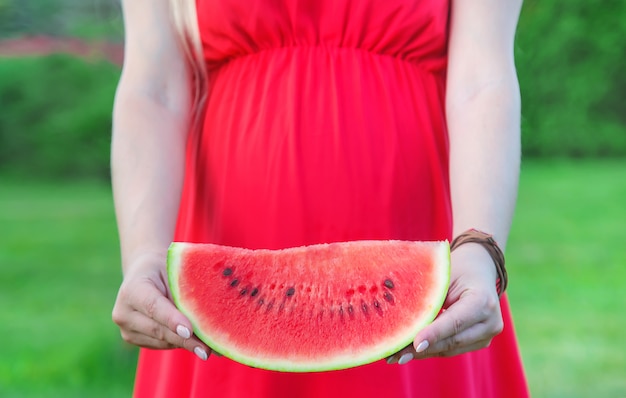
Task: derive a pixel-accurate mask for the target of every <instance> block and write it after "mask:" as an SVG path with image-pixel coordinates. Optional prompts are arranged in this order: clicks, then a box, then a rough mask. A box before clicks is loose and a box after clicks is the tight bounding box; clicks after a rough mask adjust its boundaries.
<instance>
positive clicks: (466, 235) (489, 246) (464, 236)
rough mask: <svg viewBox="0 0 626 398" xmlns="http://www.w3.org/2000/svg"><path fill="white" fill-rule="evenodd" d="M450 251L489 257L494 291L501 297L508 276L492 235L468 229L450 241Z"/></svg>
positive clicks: (502, 257) (500, 252)
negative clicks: (492, 265) (492, 272)
mask: <svg viewBox="0 0 626 398" xmlns="http://www.w3.org/2000/svg"><path fill="white" fill-rule="evenodd" d="M450 250H451V251H452V252H457V253H459V254H461V255H462V254H463V253H469V252H474V255H476V253H477V251H482V253H483V254H482V255H483V256H485V254H486V255H487V256H489V257H490V258H491V260H492V263H493V264H494V270H495V276H496V291H497V292H498V296H501V295H502V294H503V293H504V291H505V290H506V287H507V285H508V275H507V272H506V268H505V261H504V254H503V253H502V250H500V247H499V246H498V244H497V243H496V241H495V240H494V239H493V236H492V235H489V234H487V233H485V232H482V231H478V230H475V229H469V230H467V231H465V232H463V233H461V234H459V235H458V236H457V237H455V238H454V239H453V240H452V243H451V244H450Z"/></svg>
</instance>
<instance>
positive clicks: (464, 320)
mask: <svg viewBox="0 0 626 398" xmlns="http://www.w3.org/2000/svg"><path fill="white" fill-rule="evenodd" d="M451 261H452V268H451V275H450V289H449V290H448V295H447V297H446V300H445V302H444V305H443V308H444V309H443V311H442V312H441V313H440V314H439V316H438V317H437V318H436V319H435V320H434V321H433V322H432V323H431V324H430V325H428V326H427V327H425V328H424V329H423V330H421V331H420V332H419V333H418V334H417V336H416V338H415V341H414V344H413V345H411V346H408V347H406V348H405V349H403V350H401V351H400V352H398V353H396V354H394V355H392V356H391V357H389V358H388V359H387V363H389V364H393V363H399V364H405V363H407V362H409V361H411V360H412V359H424V358H430V357H449V356H453V355H458V354H463V353H466V352H469V351H475V350H479V349H481V348H485V347H488V346H489V344H490V343H491V340H492V339H493V338H494V337H495V336H496V335H498V334H499V333H500V332H501V331H502V329H503V327H504V324H503V321H502V313H501V311H500V300H499V298H498V294H497V292H496V275H497V272H496V269H495V265H494V263H493V260H492V259H491V257H490V256H489V254H488V253H487V251H486V250H485V249H484V248H483V247H481V246H480V245H478V244H465V245H462V246H459V247H458V248H457V249H456V250H455V251H454V252H453V253H452V255H451Z"/></svg>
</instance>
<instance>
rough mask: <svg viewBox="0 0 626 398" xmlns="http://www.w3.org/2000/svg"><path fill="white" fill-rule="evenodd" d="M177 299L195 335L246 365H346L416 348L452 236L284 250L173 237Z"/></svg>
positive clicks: (442, 288) (439, 289)
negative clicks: (446, 239) (411, 346)
mask: <svg viewBox="0 0 626 398" xmlns="http://www.w3.org/2000/svg"><path fill="white" fill-rule="evenodd" d="M168 275H169V283H170V289H171V292H172V297H173V300H174V302H175V303H176V305H177V307H178V308H179V310H180V311H181V312H182V313H183V314H185V315H186V316H187V317H188V318H189V320H190V321H191V322H192V324H193V327H194V332H195V334H196V335H197V336H198V338H200V339H201V340H202V341H204V342H205V343H206V344H207V345H208V346H209V347H211V348H212V349H213V350H215V351H217V352H219V353H220V354H222V355H224V356H226V357H229V358H231V359H233V360H235V361H238V362H240V363H243V364H246V365H249V366H252V367H258V368H263V369H270V370H278V371H286V372H313V371H325V370H333V369H344V368H349V367H353V366H358V365H363V364H366V363H370V362H373V361H376V360H379V359H381V358H385V357H387V356H389V355H391V354H393V353H395V352H397V351H398V350H400V349H402V348H404V347H406V346H407V345H408V344H411V342H412V341H413V339H414V338H415V335H416V334H417V332H418V331H419V330H421V329H422V328H423V327H424V326H426V325H427V324H429V323H430V322H431V321H432V320H433V319H434V318H435V316H436V315H437V313H438V312H439V310H440V309H441V306H442V305H443V301H444V299H445V296H446V293H447V289H448V284H449V278H450V249H449V245H448V242H408V241H353V242H343V243H330V244H319V245H312V246H305V247H298V248H289V249H283V250H248V249H241V248H235V247H228V246H220V245H213V244H194V243H172V245H171V246H170V249H169V254H168Z"/></svg>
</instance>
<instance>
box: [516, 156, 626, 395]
mask: <svg viewBox="0 0 626 398" xmlns="http://www.w3.org/2000/svg"><path fill="white" fill-rule="evenodd" d="M522 173H523V174H522V180H521V189H520V195H519V201H518V211H517V213H516V218H515V222H514V229H513V231H512V233H511V237H510V242H509V246H508V249H507V261H508V265H509V270H510V271H509V272H510V274H511V275H510V280H511V285H510V289H509V298H510V300H511V303H512V304H511V305H512V307H513V312H514V316H515V322H516V325H517V330H518V336H519V341H520V344H521V350H522V355H523V358H524V362H525V367H526V369H527V375H528V379H529V384H530V387H531V391H532V392H533V395H534V396H537V397H568V398H575V397H581V398H582V397H590V396H597V397H626V378H625V377H624V375H626V356H625V355H624V353H626V340H624V337H623V336H624V332H623V331H624V330H625V329H626V317H624V315H623V313H624V312H623V311H624V309H623V307H624V304H625V303H626V302H625V301H624V293H623V283H624V280H626V250H625V248H624V245H625V244H626V201H625V198H626V162H625V161H623V160H622V161H612V162H609V161H606V162H577V163H535V164H533V163H530V164H525V165H524V167H523V171H522Z"/></svg>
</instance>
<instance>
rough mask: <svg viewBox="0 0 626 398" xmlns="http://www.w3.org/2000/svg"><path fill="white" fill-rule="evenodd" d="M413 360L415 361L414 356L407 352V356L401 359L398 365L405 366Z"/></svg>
mask: <svg viewBox="0 0 626 398" xmlns="http://www.w3.org/2000/svg"><path fill="white" fill-rule="evenodd" d="M412 360H413V354H411V353H410V352H407V353H406V354H404V355H402V356H401V357H400V359H399V360H398V364H400V365H404V364H405V363H409V362H411V361H412Z"/></svg>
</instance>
